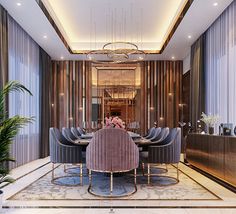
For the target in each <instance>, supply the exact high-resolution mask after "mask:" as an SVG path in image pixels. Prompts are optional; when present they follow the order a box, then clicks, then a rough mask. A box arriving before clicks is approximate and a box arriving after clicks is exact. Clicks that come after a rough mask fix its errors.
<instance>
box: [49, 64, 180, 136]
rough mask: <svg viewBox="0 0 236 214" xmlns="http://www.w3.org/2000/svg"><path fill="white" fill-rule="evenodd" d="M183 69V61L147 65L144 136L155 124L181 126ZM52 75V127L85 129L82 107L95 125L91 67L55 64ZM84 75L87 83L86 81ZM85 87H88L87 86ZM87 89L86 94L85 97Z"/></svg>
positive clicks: (143, 74)
mask: <svg viewBox="0 0 236 214" xmlns="http://www.w3.org/2000/svg"><path fill="white" fill-rule="evenodd" d="M182 70H183V69H182V61H150V62H144V63H143V65H142V69H141V88H142V90H141V106H140V111H141V114H142V115H143V116H142V117H141V121H140V123H141V133H145V132H146V130H147V129H148V128H149V127H151V126H153V122H154V121H156V122H157V123H158V126H162V127H164V126H169V127H176V126H178V121H180V107H179V103H182V95H181V85H182ZM52 73H53V78H52V88H53V91H52V95H51V97H52V103H53V106H52V107H51V108H52V111H51V112H52V122H51V123H52V124H51V126H55V127H58V128H62V127H64V126H82V120H83V111H82V108H85V120H86V121H88V122H91V116H92V114H91V113H92V112H91V111H92V97H91V96H92V91H91V81H92V76H91V75H92V74H91V64H90V63H88V62H82V61H63V62H56V61H54V62H53V71H52ZM84 74H85V81H83V75H84ZM73 75H74V76H73ZM83 84H85V85H84V86H83ZM83 88H84V89H85V94H83ZM169 93H171V94H169ZM83 95H84V96H85V106H83ZM150 107H154V109H153V110H152V111H150ZM160 118H162V120H161V119H160ZM148 119H149V123H148Z"/></svg>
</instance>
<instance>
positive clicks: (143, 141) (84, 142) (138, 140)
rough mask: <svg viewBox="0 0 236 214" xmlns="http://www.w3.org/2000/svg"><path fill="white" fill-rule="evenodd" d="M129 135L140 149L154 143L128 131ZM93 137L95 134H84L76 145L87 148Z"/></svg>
mask: <svg viewBox="0 0 236 214" xmlns="http://www.w3.org/2000/svg"><path fill="white" fill-rule="evenodd" d="M127 133H128V134H129V136H130V137H131V138H132V139H133V141H134V143H135V144H136V145H137V146H139V147H142V146H148V145H150V144H151V143H152V142H151V141H150V140H148V139H145V138H143V137H142V136H141V135H140V134H137V133H134V132H131V131H128V132H127ZM93 135H94V132H91V133H86V134H82V135H81V136H80V139H78V140H76V141H75V142H74V143H75V144H77V145H81V146H87V145H88V144H89V143H90V141H91V139H92V138H93Z"/></svg>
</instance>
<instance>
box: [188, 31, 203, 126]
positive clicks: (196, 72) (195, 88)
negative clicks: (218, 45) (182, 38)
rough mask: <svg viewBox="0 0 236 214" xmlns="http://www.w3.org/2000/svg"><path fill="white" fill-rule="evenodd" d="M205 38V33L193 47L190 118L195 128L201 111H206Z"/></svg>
mask: <svg viewBox="0 0 236 214" xmlns="http://www.w3.org/2000/svg"><path fill="white" fill-rule="evenodd" d="M205 38H206V37H205V34H203V35H202V36H201V37H200V38H199V39H198V40H197V41H196V42H195V43H194V44H193V45H192V47H191V70H190V88H191V100H190V119H191V122H192V126H193V128H194V129H196V127H197V121H198V120H199V119H200V118H201V113H202V112H204V111H205V68H204V65H205V63H204V59H205V40H206V39H205Z"/></svg>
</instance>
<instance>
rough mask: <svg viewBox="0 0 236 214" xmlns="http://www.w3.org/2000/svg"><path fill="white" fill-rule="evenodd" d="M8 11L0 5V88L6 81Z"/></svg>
mask: <svg viewBox="0 0 236 214" xmlns="http://www.w3.org/2000/svg"><path fill="white" fill-rule="evenodd" d="M7 23H8V13H7V11H6V10H5V9H4V8H3V7H2V6H1V5H0V89H2V88H3V86H4V85H5V84H6V82H7V81H8V24H7Z"/></svg>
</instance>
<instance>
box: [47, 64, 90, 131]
mask: <svg viewBox="0 0 236 214" xmlns="http://www.w3.org/2000/svg"><path fill="white" fill-rule="evenodd" d="M90 69H91V64H90V63H87V62H83V61H53V62H52V83H51V84H52V93H51V126H53V127H58V128H59V129H61V128H62V127H71V126H82V119H83V107H84V106H83V96H84V97H85V98H86V100H88V101H87V102H89V100H90V99H91V90H90V87H91V84H90V82H89V81H90V80H91V79H88V78H84V77H85V76H89V75H85V74H86V73H88V74H90V73H91V72H89V71H90ZM84 87H85V89H86V90H85V91H86V93H85V94H83V88H84ZM87 102H86V106H85V107H87V109H88V110H89V109H90V108H91V107H89V106H87ZM85 120H86V121H89V120H91V119H90V117H89V113H86V114H85Z"/></svg>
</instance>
